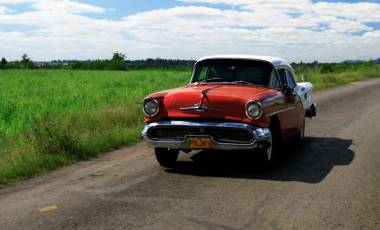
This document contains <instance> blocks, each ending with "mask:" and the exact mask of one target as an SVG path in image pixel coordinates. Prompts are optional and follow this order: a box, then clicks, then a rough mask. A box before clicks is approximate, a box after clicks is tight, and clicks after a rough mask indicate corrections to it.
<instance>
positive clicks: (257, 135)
mask: <svg viewBox="0 0 380 230" xmlns="http://www.w3.org/2000/svg"><path fill="white" fill-rule="evenodd" d="M160 126H162V127H168V126H169V127H170V126H185V127H186V126H187V127H222V128H235V129H245V130H248V131H249V132H250V133H251V134H252V135H253V137H254V140H253V141H252V142H251V143H248V144H239V143H225V142H223V143H222V142H217V141H215V139H214V138H213V137H211V136H210V137H211V140H212V149H216V150H239V149H254V148H256V147H258V145H259V144H260V143H263V142H265V143H266V142H270V139H271V136H272V135H271V132H270V130H269V128H260V127H256V126H253V125H249V124H244V123H233V122H190V121H160V122H154V123H149V124H146V125H145V128H144V129H143V131H142V132H141V135H142V136H143V138H144V139H145V141H147V142H149V143H150V144H151V145H153V146H154V147H159V148H171V149H180V150H188V144H187V139H188V138H189V137H194V135H189V136H185V137H184V140H157V139H152V138H150V137H149V136H148V133H149V131H150V129H152V128H156V127H160ZM195 136H197V135H195ZM199 136H205V135H199ZM206 136H207V135H206Z"/></svg>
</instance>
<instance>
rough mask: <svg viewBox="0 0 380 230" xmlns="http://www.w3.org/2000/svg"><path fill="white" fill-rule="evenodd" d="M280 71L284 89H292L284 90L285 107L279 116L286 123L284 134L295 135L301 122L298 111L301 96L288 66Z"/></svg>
mask: <svg viewBox="0 0 380 230" xmlns="http://www.w3.org/2000/svg"><path fill="white" fill-rule="evenodd" d="M278 73H279V75H280V80H281V82H282V85H283V89H286V88H287V89H288V90H290V91H289V92H285V91H284V90H283V109H282V110H281V113H279V117H280V119H281V120H282V121H283V125H284V131H285V133H284V134H283V135H285V136H293V135H295V134H296V133H297V131H298V127H299V122H300V121H299V112H298V107H299V104H300V98H299V96H298V95H297V94H296V93H295V92H294V88H295V87H296V83H295V80H294V78H293V75H292V74H291V72H290V70H289V69H288V68H286V67H281V68H279V69H278ZM301 106H302V104H301Z"/></svg>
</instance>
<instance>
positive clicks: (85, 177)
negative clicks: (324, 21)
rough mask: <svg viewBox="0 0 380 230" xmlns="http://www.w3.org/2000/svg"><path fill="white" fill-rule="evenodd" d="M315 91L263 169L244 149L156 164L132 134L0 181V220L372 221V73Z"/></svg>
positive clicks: (26, 223) (376, 118)
mask: <svg viewBox="0 0 380 230" xmlns="http://www.w3.org/2000/svg"><path fill="white" fill-rule="evenodd" d="M315 99H316V101H317V103H318V114H317V117H316V118H315V119H313V120H311V121H309V120H308V121H307V129H306V135H307V138H306V140H305V141H304V143H303V144H302V145H296V144H290V145H288V146H287V147H286V150H284V154H283V156H282V157H281V159H280V160H279V162H278V163H277V164H276V165H275V166H274V168H273V169H272V170H269V171H263V170H260V169H258V167H257V166H255V164H254V162H255V161H254V158H253V157H252V156H251V155H250V154H247V153H246V152H229V153H211V154H206V153H203V152H201V153H198V154H196V155H194V156H192V159H193V160H191V159H190V157H189V156H186V155H181V156H180V158H181V161H180V162H179V163H178V166H177V167H176V168H175V169H171V170H165V169H163V168H161V167H159V166H158V164H157V163H156V160H155V157H154V156H153V152H152V149H150V148H149V147H148V146H147V145H146V144H144V143H140V144H137V145H135V146H132V147H129V148H124V149H121V150H118V151H115V152H111V153H108V154H106V155H104V156H102V157H100V158H98V159H95V160H92V161H88V162H81V163H77V164H75V165H72V166H68V167H65V168H63V169H60V170H57V171H54V172H51V173H47V174H44V175H41V176H38V177H35V178H33V179H30V180H27V181H24V182H20V183H17V184H15V185H11V186H8V187H6V188H2V189H0V229H12V230H14V229H231V230H232V229H380V79H375V80H370V81H365V82H358V83H353V84H350V85H346V86H343V87H338V88H335V89H330V90H326V91H323V92H320V93H316V94H315Z"/></svg>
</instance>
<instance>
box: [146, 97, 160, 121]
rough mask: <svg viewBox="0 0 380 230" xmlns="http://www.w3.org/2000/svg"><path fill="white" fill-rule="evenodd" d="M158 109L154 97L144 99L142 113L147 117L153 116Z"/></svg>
mask: <svg viewBox="0 0 380 230" xmlns="http://www.w3.org/2000/svg"><path fill="white" fill-rule="evenodd" d="M159 110H160V106H159V104H158V102H157V101H156V100H154V99H146V100H145V101H144V113H145V115H146V116H147V117H154V116H156V115H157V113H158V111H159Z"/></svg>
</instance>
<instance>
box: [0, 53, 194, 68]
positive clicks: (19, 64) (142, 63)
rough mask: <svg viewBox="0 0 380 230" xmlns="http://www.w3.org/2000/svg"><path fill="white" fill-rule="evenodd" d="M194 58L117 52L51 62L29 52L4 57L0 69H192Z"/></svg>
mask: <svg viewBox="0 0 380 230" xmlns="http://www.w3.org/2000/svg"><path fill="white" fill-rule="evenodd" d="M194 64H195V61H194V60H173V59H161V58H157V59H152V58H149V59H145V60H127V59H126V55H125V54H122V53H119V52H116V53H113V55H112V58H111V59H108V60H107V59H106V60H100V59H98V60H87V61H79V60H55V61H50V62H36V61H32V60H31V59H30V58H29V57H28V55H27V54H24V55H23V56H22V57H21V60H17V61H12V62H8V61H7V60H6V59H5V58H4V57H3V58H2V59H1V61H0V69H74V70H120V71H125V70H139V69H191V68H192V67H193V66H194Z"/></svg>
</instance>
